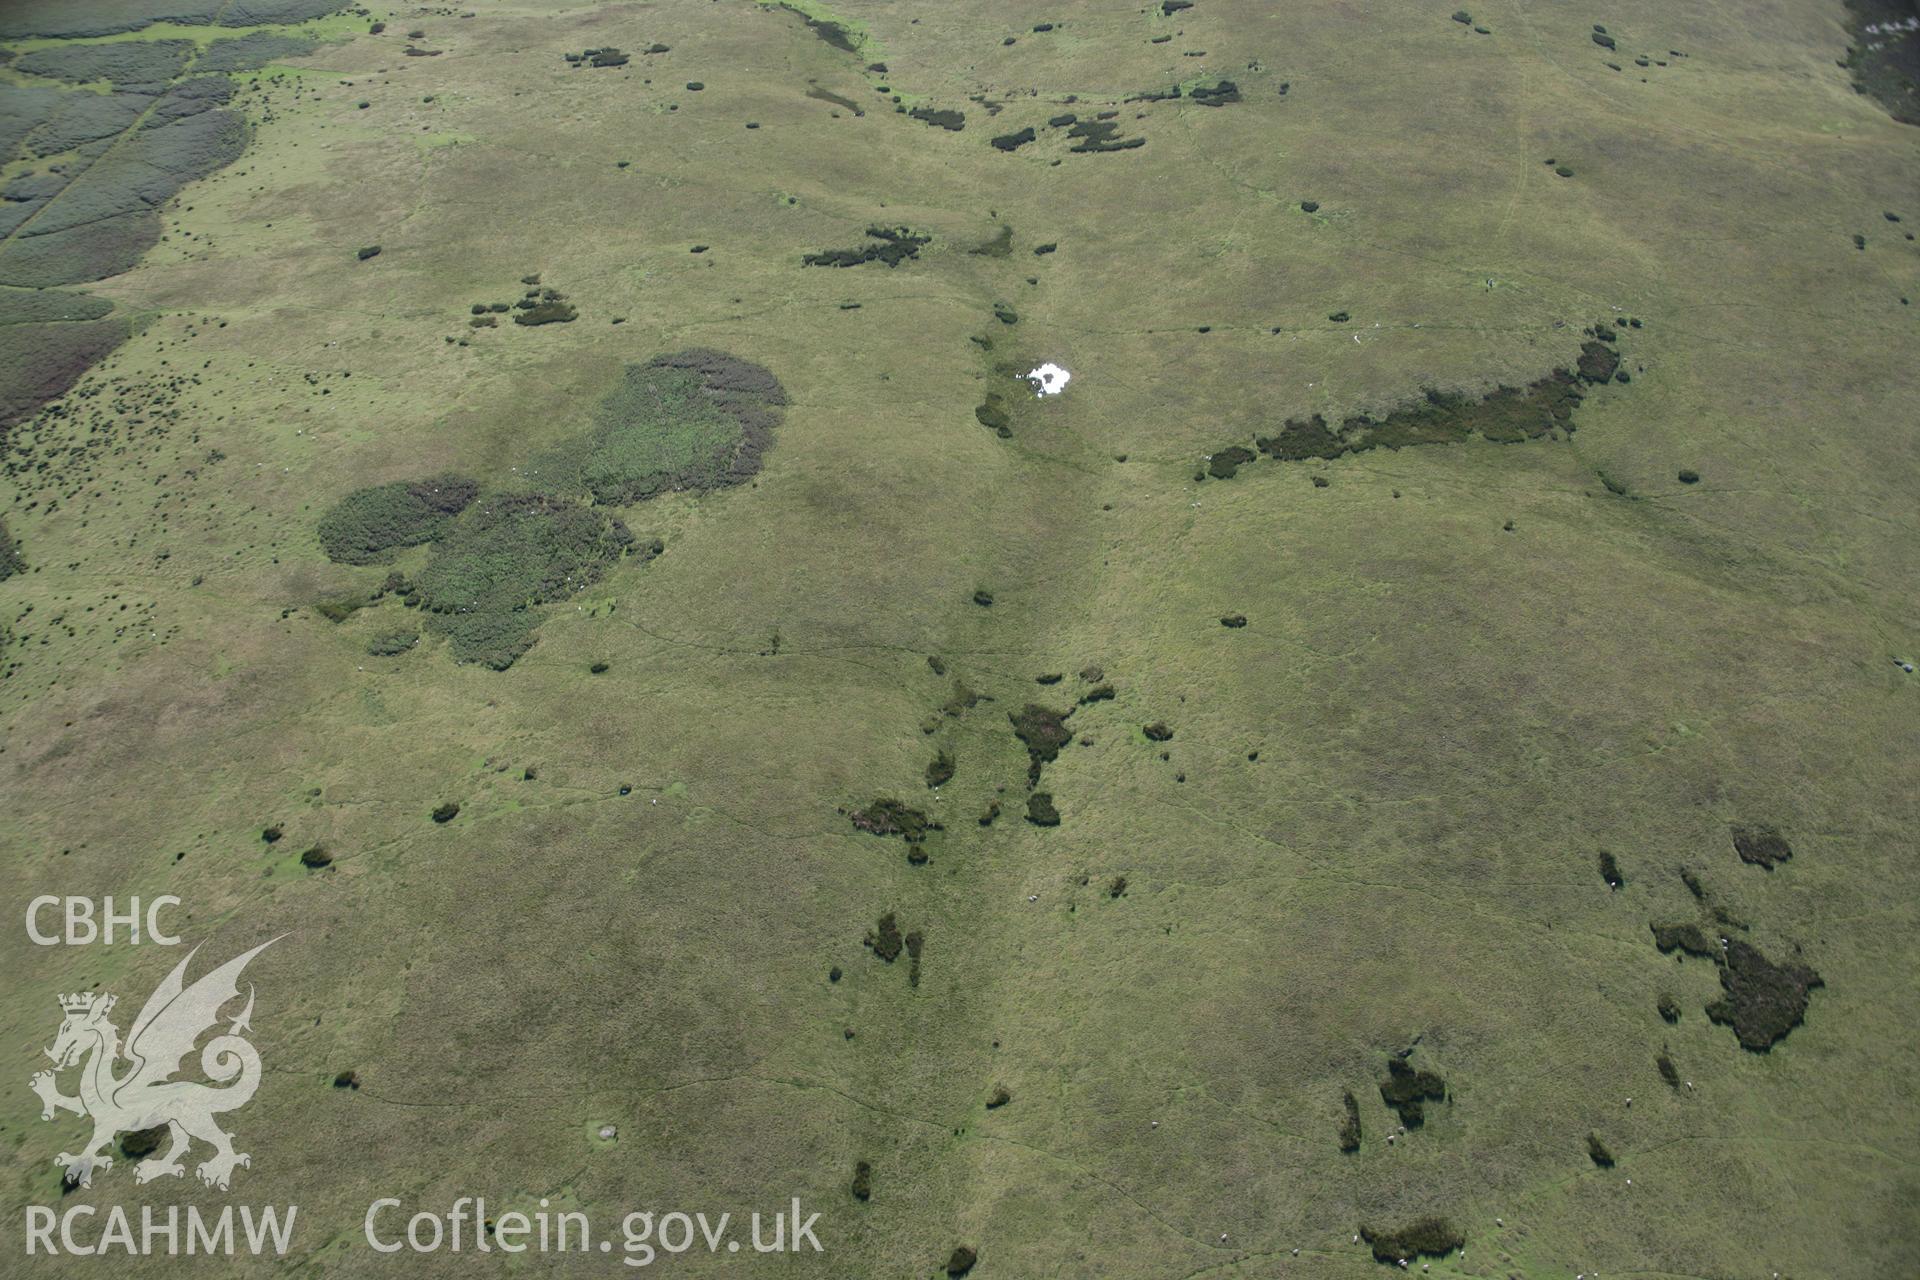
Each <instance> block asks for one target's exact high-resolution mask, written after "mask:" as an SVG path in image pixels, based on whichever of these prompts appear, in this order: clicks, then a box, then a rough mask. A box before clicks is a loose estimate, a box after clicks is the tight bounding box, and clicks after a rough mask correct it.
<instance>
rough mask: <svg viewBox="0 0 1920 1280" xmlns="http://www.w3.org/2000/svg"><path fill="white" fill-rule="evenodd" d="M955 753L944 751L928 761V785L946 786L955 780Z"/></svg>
mask: <svg viewBox="0 0 1920 1280" xmlns="http://www.w3.org/2000/svg"><path fill="white" fill-rule="evenodd" d="M953 770H954V762H953V754H952V753H951V752H948V751H942V752H940V753H939V754H938V755H936V756H934V758H933V759H932V760H930V761H928V762H927V786H929V787H944V786H946V785H947V783H949V782H952V781H953Z"/></svg>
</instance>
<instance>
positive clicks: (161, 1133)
mask: <svg viewBox="0 0 1920 1280" xmlns="http://www.w3.org/2000/svg"><path fill="white" fill-rule="evenodd" d="M166 1136H167V1126H166V1125H164V1124H157V1125H155V1126H153V1128H151V1129H133V1130H130V1131H128V1132H126V1133H123V1134H121V1135H120V1154H121V1155H123V1156H125V1157H126V1158H127V1159H129V1160H144V1159H146V1158H147V1157H148V1156H150V1155H152V1154H153V1153H154V1152H156V1151H158V1150H159V1149H160V1142H161V1139H163V1138H165V1137H166Z"/></svg>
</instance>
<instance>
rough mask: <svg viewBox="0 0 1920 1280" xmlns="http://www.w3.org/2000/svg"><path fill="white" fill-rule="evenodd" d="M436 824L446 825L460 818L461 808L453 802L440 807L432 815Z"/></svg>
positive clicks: (450, 801)
mask: <svg viewBox="0 0 1920 1280" xmlns="http://www.w3.org/2000/svg"><path fill="white" fill-rule="evenodd" d="M428 816H430V817H431V818H432V819H433V820H434V821H435V822H438V823H441V824H443V825H444V824H446V823H449V822H452V821H453V820H454V819H455V818H457V817H459V816H460V806H459V805H458V804H457V803H455V802H454V801H452V800H449V801H447V802H446V803H445V804H443V805H441V806H439V807H438V808H437V809H435V810H434V811H433V812H432V813H431V814H430V815H428Z"/></svg>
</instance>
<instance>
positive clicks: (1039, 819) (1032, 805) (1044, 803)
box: [1027, 791, 1060, 827]
mask: <svg viewBox="0 0 1920 1280" xmlns="http://www.w3.org/2000/svg"><path fill="white" fill-rule="evenodd" d="M1027 821H1028V822H1031V823H1032V824H1033V825H1034V826H1036V827H1057V826H1059V825H1060V811H1059V810H1058V809H1056V808H1054V807H1053V796H1052V795H1050V794H1049V793H1047V792H1045V791H1035V792H1034V793H1033V794H1031V795H1029V796H1028V797H1027Z"/></svg>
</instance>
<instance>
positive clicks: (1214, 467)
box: [1207, 444, 1260, 480]
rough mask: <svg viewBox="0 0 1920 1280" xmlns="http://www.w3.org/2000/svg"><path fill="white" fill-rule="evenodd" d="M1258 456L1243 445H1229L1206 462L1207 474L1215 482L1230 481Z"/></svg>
mask: <svg viewBox="0 0 1920 1280" xmlns="http://www.w3.org/2000/svg"><path fill="white" fill-rule="evenodd" d="M1259 456H1260V455H1259V454H1257V453H1255V452H1254V451H1253V450H1251V449H1249V448H1246V447H1245V446H1244V445H1237V444H1236V445H1229V446H1227V447H1226V448H1225V449H1218V450H1215V451H1214V455H1213V457H1212V458H1210V459H1209V460H1208V462H1207V474H1208V475H1210V476H1212V477H1213V478H1214V479H1216V480H1231V479H1233V477H1234V476H1235V475H1237V474H1238V473H1239V471H1240V468H1241V467H1243V466H1245V465H1246V464H1247V463H1249V462H1252V461H1253V460H1254V459H1255V458H1258V457H1259Z"/></svg>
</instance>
